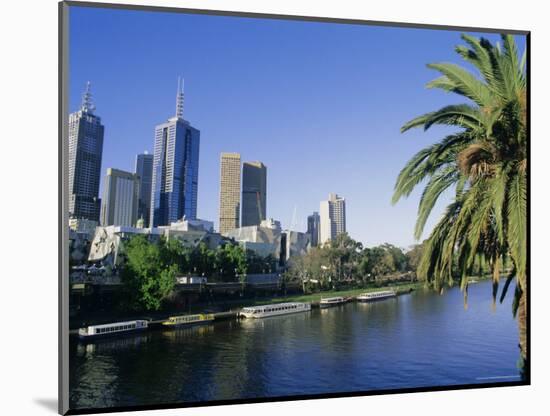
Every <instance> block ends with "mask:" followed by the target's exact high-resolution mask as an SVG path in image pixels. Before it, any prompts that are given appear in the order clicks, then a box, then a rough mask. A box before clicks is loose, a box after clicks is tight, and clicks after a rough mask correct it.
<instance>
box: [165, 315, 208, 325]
mask: <svg viewBox="0 0 550 416" xmlns="http://www.w3.org/2000/svg"><path fill="white" fill-rule="evenodd" d="M213 320H214V314H211V313H207V314H205V313H199V314H195V315H180V316H170V317H169V318H168V319H167V320H166V321H164V322H163V323H162V325H164V326H168V327H177V326H187V325H189V326H190V325H202V324H207V323H209V322H212V321H213Z"/></svg>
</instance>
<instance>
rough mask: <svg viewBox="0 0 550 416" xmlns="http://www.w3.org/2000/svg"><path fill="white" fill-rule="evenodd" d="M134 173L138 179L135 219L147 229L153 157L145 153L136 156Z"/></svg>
mask: <svg viewBox="0 0 550 416" xmlns="http://www.w3.org/2000/svg"><path fill="white" fill-rule="evenodd" d="M135 173H136V175H137V176H138V178H139V196H138V212H137V218H138V219H140V218H143V222H144V226H145V227H149V215H150V213H151V187H152V184H153V155H151V154H149V153H148V152H147V151H145V152H144V153H142V154H139V155H137V156H136V168H135Z"/></svg>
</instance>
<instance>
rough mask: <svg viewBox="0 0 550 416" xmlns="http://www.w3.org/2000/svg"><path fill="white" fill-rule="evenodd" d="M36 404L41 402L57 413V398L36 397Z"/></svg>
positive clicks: (46, 407) (44, 406) (41, 404)
mask: <svg viewBox="0 0 550 416" xmlns="http://www.w3.org/2000/svg"><path fill="white" fill-rule="evenodd" d="M34 402H35V403H36V404H39V405H40V406H42V407H43V408H44V409H46V410H49V411H50V412H52V413H57V399H52V398H49V399H42V398H40V399H34Z"/></svg>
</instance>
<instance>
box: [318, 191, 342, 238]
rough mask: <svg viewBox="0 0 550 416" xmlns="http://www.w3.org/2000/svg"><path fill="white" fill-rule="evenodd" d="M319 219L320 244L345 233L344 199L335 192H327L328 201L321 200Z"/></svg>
mask: <svg viewBox="0 0 550 416" xmlns="http://www.w3.org/2000/svg"><path fill="white" fill-rule="evenodd" d="M320 220H321V221H320V222H321V227H320V244H324V243H326V242H327V241H329V240H334V239H335V238H336V236H337V235H339V234H342V233H345V232H346V200H345V199H344V198H341V197H339V196H338V195H336V194H329V196H328V201H321V209H320Z"/></svg>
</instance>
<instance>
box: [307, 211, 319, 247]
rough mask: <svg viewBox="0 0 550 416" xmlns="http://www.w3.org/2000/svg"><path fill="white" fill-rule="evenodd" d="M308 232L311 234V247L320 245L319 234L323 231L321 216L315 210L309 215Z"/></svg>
mask: <svg viewBox="0 0 550 416" xmlns="http://www.w3.org/2000/svg"><path fill="white" fill-rule="evenodd" d="M307 232H308V234H309V235H310V236H311V247H317V246H318V245H319V234H320V232H321V217H320V216H319V213H318V212H314V213H313V214H311V215H308V217H307Z"/></svg>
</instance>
